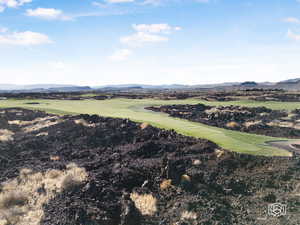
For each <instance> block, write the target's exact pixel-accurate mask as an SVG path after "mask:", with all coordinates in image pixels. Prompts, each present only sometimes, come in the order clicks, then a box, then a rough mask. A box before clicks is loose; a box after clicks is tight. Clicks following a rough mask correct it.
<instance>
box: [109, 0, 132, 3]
mask: <svg viewBox="0 0 300 225" xmlns="http://www.w3.org/2000/svg"><path fill="white" fill-rule="evenodd" d="M106 2H107V3H127V2H134V0H106Z"/></svg>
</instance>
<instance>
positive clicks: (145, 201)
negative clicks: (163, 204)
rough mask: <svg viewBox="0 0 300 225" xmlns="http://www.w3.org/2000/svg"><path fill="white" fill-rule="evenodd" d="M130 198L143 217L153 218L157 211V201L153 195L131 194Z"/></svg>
mask: <svg viewBox="0 0 300 225" xmlns="http://www.w3.org/2000/svg"><path fill="white" fill-rule="evenodd" d="M130 198H131V199H132V201H133V202H134V204H135V207H136V208H137V209H138V210H139V211H140V212H141V214H142V215H148V216H153V215H154V214H155V213H156V211H157V199H156V198H155V197H154V196H153V195H151V194H142V195H140V194H138V193H136V192H133V193H131V195H130Z"/></svg>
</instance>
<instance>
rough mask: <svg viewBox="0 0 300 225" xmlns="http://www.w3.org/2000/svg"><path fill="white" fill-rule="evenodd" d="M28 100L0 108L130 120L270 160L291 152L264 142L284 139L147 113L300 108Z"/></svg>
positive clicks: (285, 105) (149, 101) (191, 101)
mask: <svg viewBox="0 0 300 225" xmlns="http://www.w3.org/2000/svg"><path fill="white" fill-rule="evenodd" d="M28 102H30V101H29V100H2V101H0V107H2V108H7V107H23V108H29V109H40V110H45V111H47V112H49V113H57V114H97V115H101V116H108V117H117V118H129V119H131V120H133V121H137V122H147V123H150V124H152V125H155V126H157V127H160V128H165V129H174V130H175V131H177V132H178V133H181V134H184V135H190V136H193V137H198V138H205V139H208V140H211V141H213V142H215V143H216V144H218V145H219V146H221V147H222V148H225V149H228V150H231V151H235V152H241V153H248V154H255V155H267V156H288V155H290V153H289V152H287V151H285V150H282V149H278V148H276V147H272V146H269V145H267V144H266V143H265V142H268V141H277V140H283V138H272V137H267V136H260V135H254V134H247V133H242V132H237V131H230V130H225V129H221V128H216V127H211V126H207V125H203V124H199V123H195V122H190V121H186V120H182V119H176V118H171V117H169V116H167V115H166V114H163V113H155V112H150V111H147V110H145V109H144V107H146V106H151V105H166V104H167V105H170V104H197V103H204V104H210V105H244V106H249V107H254V106H266V107H269V108H271V109H286V110H293V109H296V108H300V104H299V103H291V102H288V103H282V102H267V103H266V102H255V101H249V100H247V101H234V102H206V101H200V100H197V99H187V100H174V101H173V100H172V101H163V100H152V99H142V100H130V99H112V100H105V101H97V100H84V101H71V100H34V102H38V103H40V104H36V105H32V104H30V105H29V104H26V103H28Z"/></svg>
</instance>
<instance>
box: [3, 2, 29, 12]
mask: <svg viewBox="0 0 300 225" xmlns="http://www.w3.org/2000/svg"><path fill="white" fill-rule="evenodd" d="M30 2H32V0H0V12H3V11H4V10H5V8H17V7H19V6H22V5H24V4H26V3H30Z"/></svg>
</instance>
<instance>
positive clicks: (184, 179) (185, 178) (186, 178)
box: [181, 174, 192, 183]
mask: <svg viewBox="0 0 300 225" xmlns="http://www.w3.org/2000/svg"><path fill="white" fill-rule="evenodd" d="M191 181H192V179H191V177H190V176H189V175H187V174H184V175H182V176H181V182H184V183H186V182H187V183H190V182H191Z"/></svg>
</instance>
